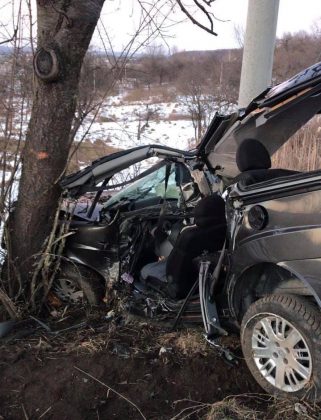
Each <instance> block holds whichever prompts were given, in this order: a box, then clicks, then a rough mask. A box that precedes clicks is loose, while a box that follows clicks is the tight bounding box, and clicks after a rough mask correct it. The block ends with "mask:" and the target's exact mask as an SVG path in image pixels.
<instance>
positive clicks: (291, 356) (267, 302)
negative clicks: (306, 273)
mask: <svg viewBox="0 0 321 420" xmlns="http://www.w3.org/2000/svg"><path fill="white" fill-rule="evenodd" d="M241 344H242V350H243V354H244V357H245V361H246V363H247V365H248V367H249V369H250V371H251V373H252V375H253V376H254V378H255V379H256V381H257V382H258V383H259V385H260V386H261V387H262V388H263V389H264V390H265V391H267V392H268V393H269V394H272V395H275V396H279V397H285V398H289V397H297V398H300V399H301V398H306V399H308V400H310V401H320V400H321V312H320V309H319V308H317V306H316V305H314V304H312V303H310V302H309V301H308V299H307V298H303V297H301V296H294V295H283V294H277V295H269V296H266V297H264V298H262V299H259V300H257V301H256V302H254V303H253V304H252V305H251V306H250V307H249V309H248V310H247V312H246V313H245V315H244V317H243V320H242V325H241Z"/></svg>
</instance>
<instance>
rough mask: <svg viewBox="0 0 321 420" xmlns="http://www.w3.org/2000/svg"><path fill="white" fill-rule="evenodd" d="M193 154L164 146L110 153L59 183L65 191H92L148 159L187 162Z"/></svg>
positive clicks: (193, 156) (135, 148)
mask: <svg viewBox="0 0 321 420" xmlns="http://www.w3.org/2000/svg"><path fill="white" fill-rule="evenodd" d="M195 156H196V153H195V152H188V151H183V150H179V149H174V148H171V147H166V146H159V145H147V146H138V147H134V148H132V149H129V150H123V151H120V152H116V153H112V154H111V155H107V156H104V157H102V158H100V159H97V160H95V161H94V162H92V164H91V165H90V166H87V167H86V168H84V169H82V170H81V171H78V172H75V173H73V174H71V175H68V176H66V177H65V178H63V179H62V180H61V182H60V186H61V187H62V188H63V189H65V190H74V192H78V191H81V192H82V193H84V192H86V191H93V190H94V188H95V187H96V186H97V184H99V183H100V182H102V181H104V180H105V179H109V178H110V177H112V176H113V175H114V174H116V173H117V172H120V171H122V170H123V169H125V168H128V167H129V166H131V165H134V164H135V163H138V162H141V161H142V160H144V159H148V158H150V157H159V158H163V159H171V160H180V161H187V160H191V159H194V158H195Z"/></svg>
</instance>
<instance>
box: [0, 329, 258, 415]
mask: <svg viewBox="0 0 321 420" xmlns="http://www.w3.org/2000/svg"><path fill="white" fill-rule="evenodd" d="M224 344H225V345H226V346H229V347H230V348H231V349H232V350H233V351H234V352H235V354H236V355H238V357H240V358H238V359H237V361H238V364H237V365H236V364H234V365H230V364H228V363H226V362H225V361H224V360H223V359H222V357H221V356H220V355H219V354H218V352H217V351H216V350H215V349H212V348H210V347H209V346H208V345H207V344H206V343H205V342H204V340H203V338H202V334H201V330H195V329H192V330H191V329H190V330H184V331H178V332H170V331H169V330H168V329H167V328H164V327H160V326H155V325H154V326H151V325H150V324H148V323H146V322H141V321H134V322H133V321H130V322H129V323H125V325H124V324H123V323H119V322H109V323H107V322H103V323H102V322H101V321H100V322H98V323H97V322H92V323H89V325H87V326H85V327H81V328H79V329H77V330H75V331H72V332H68V333H66V332H65V333H61V334H58V335H56V336H55V335H52V334H48V333H44V332H43V330H42V329H41V328H40V329H39V330H38V331H37V332H36V333H35V334H33V335H32V336H31V337H29V338H20V339H17V338H13V339H10V340H9V341H8V339H7V342H5V343H4V342H2V345H1V348H0V363H1V376H0V413H1V416H2V417H1V416H0V418H3V419H6V420H9V419H40V418H41V419H55V420H63V419H66V420H67V419H68V420H69V419H72V420H78V419H79V420H80V419H81V420H85V419H86V420H87V419H88V420H89V419H95V420H97V419H119V420H123V419H142V418H146V419H148V420H153V419H157V420H162V419H171V418H173V417H174V416H176V415H178V414H179V413H180V412H181V411H182V410H184V408H186V407H189V406H191V405H193V404H194V405H195V401H197V402H203V403H210V404H212V403H215V402H216V401H221V400H222V399H224V398H225V397H227V396H230V395H237V394H245V393H262V390H261V389H260V388H259V387H258V386H257V385H256V383H255V382H254V380H253V379H252V377H251V376H250V373H249V372H248V370H247V368H246V366H245V363H244V361H243V360H242V358H241V353H240V349H239V348H238V340H237V338H235V339H230V338H229V339H228V340H227V341H226V342H225V343H224ZM114 391H115V392H114ZM193 401H194V402H193ZM259 401H260V400H259ZM262 401H263V403H262V404H263V405H262V407H258V404H260V403H257V402H256V403H255V404H256V406H255V410H256V411H257V410H259V411H260V410H261V411H262V412H263V411H264V410H265V405H266V399H262ZM184 413H185V412H183V413H182V414H181V415H180V416H178V418H183V417H184V415H185V414H187V413H185V414H184ZM203 414H204V413H201V412H199V413H197V414H193V415H191V417H189V418H200V417H199V416H201V415H203ZM211 418H220V416H218V417H215V416H214V417H211ZM221 418H224V416H223V417H221ZM225 418H228V417H225ZM229 418H237V417H235V416H233V417H229ZM239 418H242V414H241V415H240V417H239ZM248 418H253V417H248Z"/></svg>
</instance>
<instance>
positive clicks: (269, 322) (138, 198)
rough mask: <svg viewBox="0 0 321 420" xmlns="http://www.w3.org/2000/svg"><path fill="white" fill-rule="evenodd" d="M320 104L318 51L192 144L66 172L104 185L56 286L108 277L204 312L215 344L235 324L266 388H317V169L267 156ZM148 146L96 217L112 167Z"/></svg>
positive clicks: (170, 306)
mask: <svg viewBox="0 0 321 420" xmlns="http://www.w3.org/2000/svg"><path fill="white" fill-rule="evenodd" d="M320 110H321V64H320V63H319V64H316V65H314V66H312V67H310V68H308V69H306V70H304V71H303V72H301V73H299V74H298V75H296V76H294V77H293V78H291V79H290V80H288V81H286V82H284V83H282V84H280V85H277V86H276V87H274V88H269V89H267V90H266V91H265V92H263V93H262V94H261V95H259V96H258V97H257V98H255V99H254V100H253V101H252V102H251V103H250V104H249V106H248V107H247V108H246V109H243V110H239V111H238V112H235V113H232V114H230V115H216V117H215V118H214V119H213V121H212V122H211V124H210V126H209V128H208V130H207V132H206V134H205V136H204V138H203V139H202V142H201V144H200V145H199V147H198V148H197V149H196V150H194V151H190V152H186V151H180V150H177V149H171V148H168V147H162V146H157V145H155V146H141V147H137V148H134V149H131V150H127V151H124V152H118V153H116V154H114V155H110V156H107V157H104V158H101V159H99V160H97V161H95V162H93V164H92V165H91V166H89V167H88V168H85V169H84V170H82V171H80V172H77V173H75V174H72V175H70V176H67V177H66V178H65V179H64V180H63V181H62V183H61V186H62V188H63V189H64V190H65V191H66V193H67V194H68V195H69V196H71V197H79V196H81V195H83V194H85V193H86V192H96V197H95V198H94V200H93V202H92V204H91V206H90V208H88V213H87V215H86V217H87V219H86V218H81V217H79V215H78V217H77V218H75V219H74V220H73V221H72V223H71V232H72V233H73V234H72V235H70V236H69V237H68V238H67V240H66V246H65V251H64V263H63V267H62V270H61V273H60V275H59V276H58V277H57V279H56V284H55V287H56V292H57V293H58V294H60V296H61V297H62V298H69V299H71V300H74V301H77V299H82V298H83V297H84V296H85V297H86V298H87V300H88V301H89V302H91V303H97V302H98V301H99V300H101V299H103V297H104V295H105V293H106V287H107V288H108V285H110V284H111V283H112V284H114V285H115V287H118V288H122V287H123V288H127V289H126V290H128V296H129V297H128V302H127V304H128V307H129V308H130V309H131V310H133V311H134V312H135V311H136V312H137V313H144V314H145V315H148V316H151V317H156V318H157V317H161V318H166V319H172V320H173V323H174V325H175V326H176V325H178V323H179V322H181V323H183V324H184V325H185V324H190V323H200V322H203V324H204V328H205V332H206V338H207V340H208V341H209V343H211V344H213V345H214V346H217V338H218V337H220V336H222V335H228V334H231V333H233V332H237V331H239V332H240V336H241V344H242V350H243V353H244V356H245V360H246V363H247V364H248V367H249V369H250V371H251V373H252V374H253V376H254V378H255V379H256V380H257V382H258V383H259V384H260V385H261V386H262V387H263V388H264V389H265V390H266V391H267V392H269V393H271V394H277V395H281V396H287V397H288V396H294V397H299V398H303V397H308V398H310V399H313V400H319V399H321V313H320V306H321V278H320V277H321V224H320V210H321V172H320V171H314V172H304V173H300V172H297V171H290V170H287V169H282V168H276V169H271V156H272V154H273V153H274V152H275V151H277V150H278V149H279V148H280V147H281V146H282V145H283V144H285V142H286V141H287V140H288V139H289V138H290V137H291V136H292V135H293V134H294V133H295V132H296V131H297V130H298V129H299V128H301V127H302V126H303V125H304V124H305V123H307V122H308V121H309V120H310V119H311V118H312V117H313V116H314V115H316V114H317V113H318V112H319V111H320ZM151 157H153V158H158V159H159V161H158V162H157V163H155V165H154V166H152V167H151V168H149V169H147V170H146V171H144V172H143V173H141V174H140V175H137V176H136V177H135V178H134V183H132V184H131V185H129V186H128V187H126V188H124V189H123V190H122V191H120V192H119V193H118V194H115V195H114V196H113V197H111V198H110V199H109V200H107V201H106V203H104V204H103V206H102V207H101V209H100V212H99V217H98V218H97V219H96V220H94V221H91V220H88V217H89V218H90V217H91V215H92V212H93V211H94V209H95V206H96V205H97V203H98V202H99V198H100V197H101V195H102V194H103V191H108V189H109V188H110V187H109V182H110V180H111V179H112V177H113V176H114V175H115V174H116V173H118V172H119V171H121V170H124V169H125V168H128V167H129V166H130V165H134V164H137V163H138V162H142V161H144V160H145V159H148V158H151ZM123 184H124V183H122V184H121V186H123ZM107 293H108V291H107Z"/></svg>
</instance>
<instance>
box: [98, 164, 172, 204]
mask: <svg viewBox="0 0 321 420" xmlns="http://www.w3.org/2000/svg"><path fill="white" fill-rule="evenodd" d="M165 177H166V165H164V166H162V167H161V168H158V169H157V170H155V171H154V172H152V173H151V174H148V175H146V176H145V177H144V178H142V179H139V180H138V181H135V182H133V183H132V184H131V185H129V186H128V187H126V188H124V189H123V190H122V191H120V192H118V193H116V194H115V195H114V196H113V197H111V198H110V199H109V200H108V201H107V203H106V204H105V205H104V209H107V208H109V207H111V206H114V205H115V204H117V203H119V202H120V201H125V200H131V201H135V200H141V199H147V198H156V197H159V198H160V199H161V198H164V195H165ZM166 198H172V199H178V198H179V188H178V186H177V185H176V181H175V165H174V164H172V165H171V170H170V175H169V178H168V185H167V190H166Z"/></svg>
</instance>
